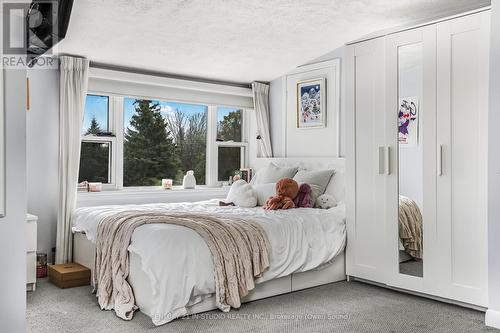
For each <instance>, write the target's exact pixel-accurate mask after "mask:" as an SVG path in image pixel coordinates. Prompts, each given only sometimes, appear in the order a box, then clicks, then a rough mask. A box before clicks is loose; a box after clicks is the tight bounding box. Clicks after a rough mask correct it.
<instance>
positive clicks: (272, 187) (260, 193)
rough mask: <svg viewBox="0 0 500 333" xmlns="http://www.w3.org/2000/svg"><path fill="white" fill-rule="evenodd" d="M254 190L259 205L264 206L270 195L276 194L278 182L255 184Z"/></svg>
mask: <svg viewBox="0 0 500 333" xmlns="http://www.w3.org/2000/svg"><path fill="white" fill-rule="evenodd" d="M253 191H254V193H255V194H256V195H257V206H264V205H265V204H266V201H267V199H269V197H272V196H274V195H276V183H267V184H256V185H253Z"/></svg>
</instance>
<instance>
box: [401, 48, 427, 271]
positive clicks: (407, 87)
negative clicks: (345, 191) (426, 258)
mask: <svg viewBox="0 0 500 333" xmlns="http://www.w3.org/2000/svg"><path fill="white" fill-rule="evenodd" d="M422 88H423V59H422V43H415V44H408V45H404V46H400V47H399V48H398V98H399V110H398V146H399V147H398V167H399V173H398V175H399V186H398V188H399V221H398V230H399V239H398V246H399V248H398V251H399V273H401V274H407V275H412V276H418V277H422V276H423V219H422V211H423V210H422V209H423V206H422V205H423V175H422V174H423V160H422V159H423V151H422V144H421V142H422V138H421V133H422V131H421V130H420V127H421V117H420V116H421V112H422V109H421V105H422Z"/></svg>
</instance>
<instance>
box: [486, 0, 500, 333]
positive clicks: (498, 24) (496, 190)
mask: <svg viewBox="0 0 500 333" xmlns="http://www.w3.org/2000/svg"><path fill="white" fill-rule="evenodd" d="M499 105H500V0H493V1H492V13H491V50H490V112H489V119H488V124H489V128H488V135H489V138H488V141H489V143H488V149H489V153H488V159H489V163H488V167H489V171H488V173H489V174H488V180H489V181H488V183H489V189H488V198H489V199H488V247H489V249H488V253H489V255H488V269H489V272H488V279H489V284H488V294H489V306H488V308H489V310H488V312H487V314H486V324H488V325H491V326H495V327H497V328H500V205H499V202H500V148H499V147H500V145H499V139H498V134H497V132H498V129H497V126H498V124H499V122H500V108H499Z"/></svg>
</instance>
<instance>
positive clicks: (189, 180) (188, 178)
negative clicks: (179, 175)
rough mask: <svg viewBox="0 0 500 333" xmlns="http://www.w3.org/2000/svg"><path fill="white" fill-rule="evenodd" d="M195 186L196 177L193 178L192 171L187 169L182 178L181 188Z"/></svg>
mask: <svg viewBox="0 0 500 333" xmlns="http://www.w3.org/2000/svg"><path fill="white" fill-rule="evenodd" d="M195 186H196V178H194V171H193V170H189V171H188V172H187V173H186V175H185V176H184V179H183V180H182V188H185V189H188V188H195Z"/></svg>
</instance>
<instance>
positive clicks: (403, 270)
mask: <svg viewBox="0 0 500 333" xmlns="http://www.w3.org/2000/svg"><path fill="white" fill-rule="evenodd" d="M434 41H435V27H433V26H429V27H423V28H420V29H416V30H411V31H405V32H401V33H398V34H394V35H392V36H389V37H388V38H387V44H386V56H387V62H386V72H387V81H386V128H387V129H388V130H387V131H386V133H387V134H386V135H387V139H386V141H387V145H388V151H387V154H388V157H387V159H388V163H389V165H390V166H391V168H390V169H391V170H389V171H391V172H389V173H388V175H387V192H386V200H387V209H388V212H387V230H388V233H387V234H388V237H390V239H388V246H389V249H388V250H387V253H388V255H389V256H390V262H391V265H390V270H391V272H392V273H391V279H390V284H391V285H394V286H397V287H401V288H411V289H414V290H422V291H423V290H425V280H428V279H426V278H427V275H428V274H429V272H428V270H426V267H427V268H428V267H430V265H429V263H430V262H432V258H431V256H432V249H431V247H432V237H429V239H427V237H426V235H429V234H432V232H433V230H432V229H433V226H434V221H435V218H434V215H435V213H433V212H435V201H436V200H435V193H431V192H435V168H434V166H435V164H434V163H435V157H434V152H435V143H434V142H435V136H436V134H435V117H436V114H435V83H434V82H435V79H433V77H434V71H435V56H433V54H434V52H435V47H434V45H435V44H434ZM389 129H390V130H389ZM427 229H428V230H427ZM430 274H431V275H432V273H430Z"/></svg>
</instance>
